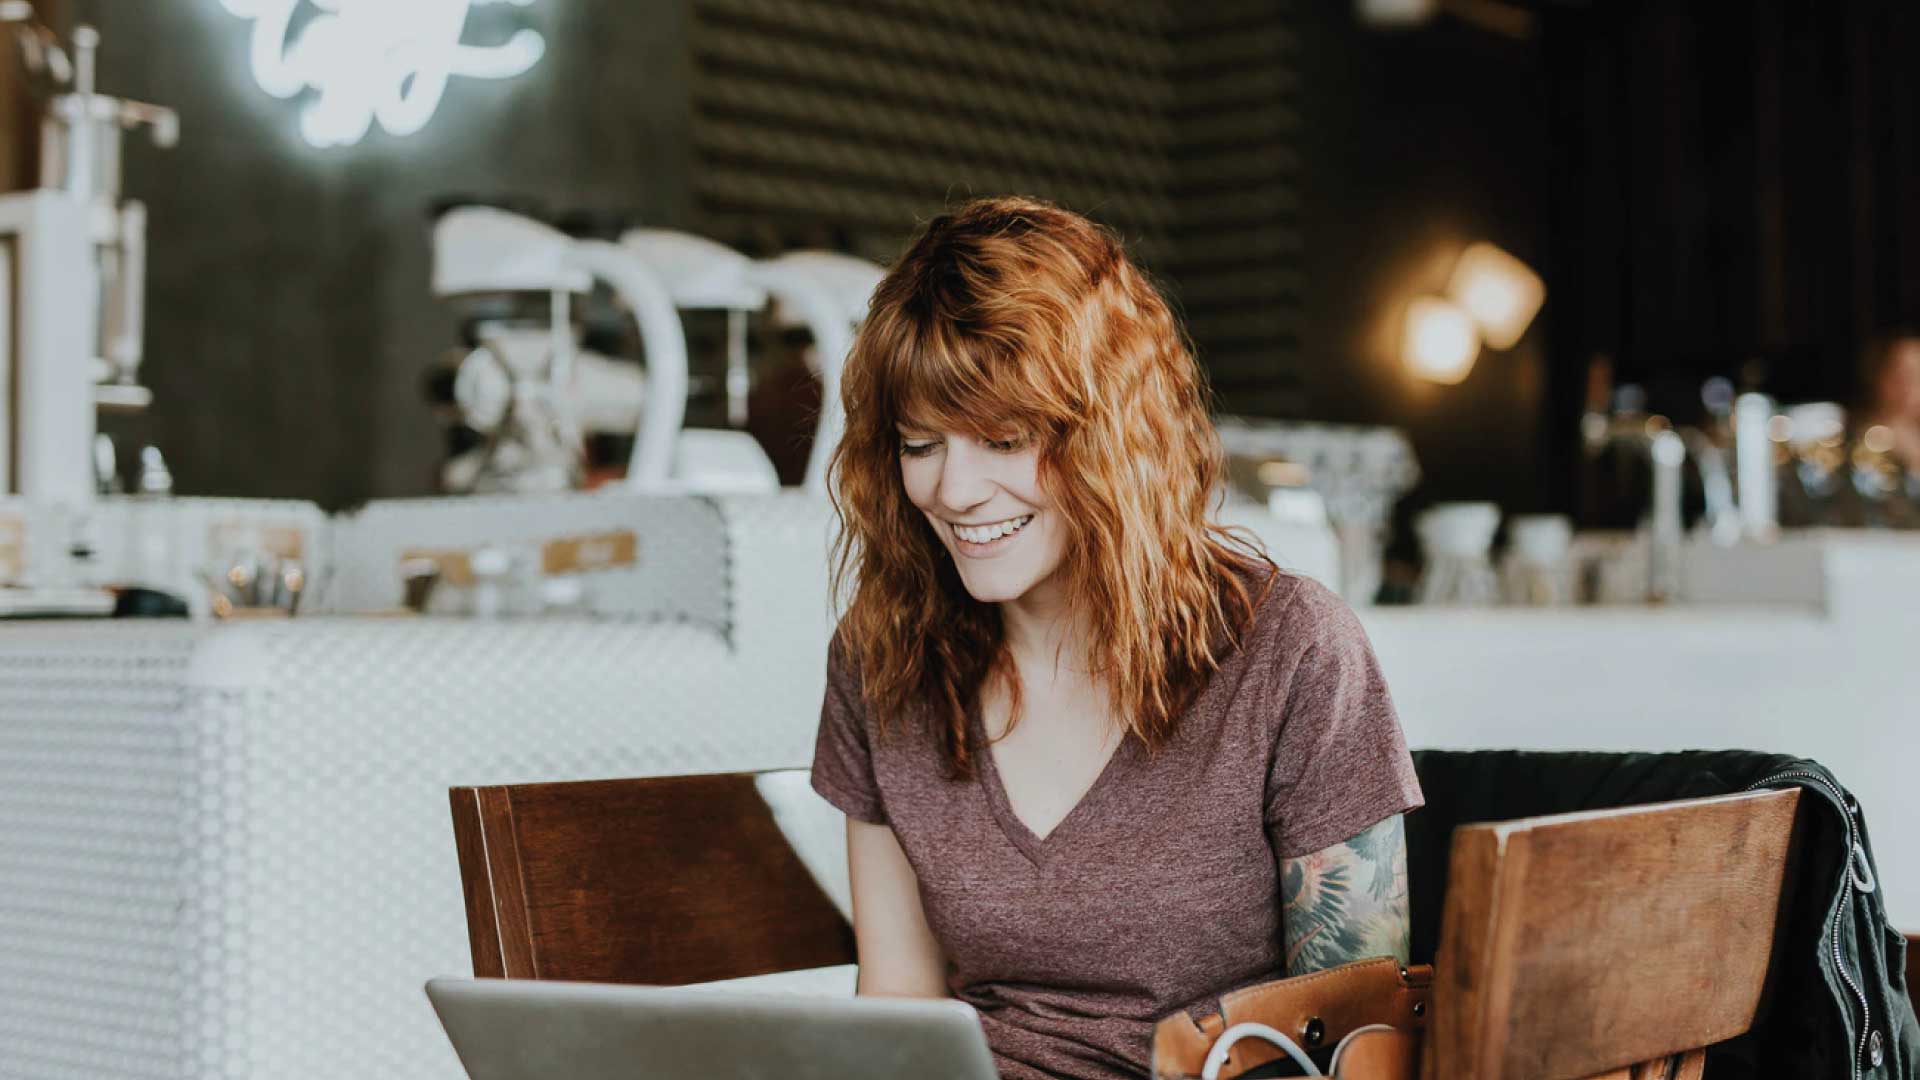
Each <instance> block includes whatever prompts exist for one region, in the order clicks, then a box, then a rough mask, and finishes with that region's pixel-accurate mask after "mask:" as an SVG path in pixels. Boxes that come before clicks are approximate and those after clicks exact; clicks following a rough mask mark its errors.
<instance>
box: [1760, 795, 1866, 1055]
mask: <svg viewBox="0 0 1920 1080" xmlns="http://www.w3.org/2000/svg"><path fill="white" fill-rule="evenodd" d="M1789 779H1793V780H1805V781H1807V782H1809V783H1811V784H1813V785H1814V786H1816V787H1818V788H1820V789H1821V790H1823V791H1825V792H1826V793H1827V794H1828V795H1831V796H1832V797H1833V802H1834V805H1836V806H1838V807H1839V808H1840V816H1841V817H1842V818H1845V819H1846V822H1847V866H1846V872H1844V873H1842V874H1841V875H1840V881H1841V884H1842V886H1843V887H1844V888H1845V889H1846V892H1847V905H1848V906H1849V907H1851V906H1852V904H1853V893H1854V887H1853V851H1854V847H1855V845H1857V844H1858V843H1859V837H1858V836H1857V835H1855V832H1854V823H1853V815H1852V814H1850V813H1848V812H1847V797H1846V795H1845V794H1844V793H1843V792H1842V791H1841V790H1840V788H1839V786H1838V785H1836V784H1834V783H1833V781H1831V780H1828V779H1827V778H1826V777H1824V776H1821V775H1820V774H1819V773H1815V772H1808V771H1807V770H1805V769H1789V770H1787V771H1785V772H1778V773H1774V774H1773V775H1772V776H1769V777H1766V778H1765V779H1762V780H1755V781H1754V782H1753V783H1751V784H1748V785H1747V790H1748V791H1752V790H1753V789H1754V788H1758V787H1768V786H1770V785H1772V784H1773V783H1774V782H1775V781H1778V780H1789ZM1856 914H1857V913H1856ZM1827 935H1828V945H1829V946H1830V947H1831V948H1832V950H1833V967H1834V970H1835V971H1838V972H1839V973H1840V981H1841V982H1844V983H1846V984H1847V989H1849V990H1851V991H1853V996H1854V997H1856V998H1858V999H1859V1001H1860V1044H1859V1045H1858V1046H1856V1047H1855V1048H1854V1051H1853V1072H1852V1076H1853V1078H1854V1080H1859V1077H1860V1063H1861V1062H1862V1061H1864V1060H1866V1056H1867V1040H1868V1039H1869V1038H1871V1037H1872V1032H1873V1005H1872V1003H1871V1002H1869V1001H1868V1000H1867V992H1866V991H1865V990H1863V989H1861V987H1860V984H1859V983H1857V982H1855V981H1854V978H1853V975H1852V973H1851V972H1849V971H1848V970H1847V964H1846V955H1845V953H1844V952H1843V951H1842V950H1841V948H1840V909H1839V908H1835V909H1834V912H1833V923H1832V925H1830V926H1829V927H1828V928H1827Z"/></svg>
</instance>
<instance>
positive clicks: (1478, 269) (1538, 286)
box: [1447, 241, 1547, 349]
mask: <svg viewBox="0 0 1920 1080" xmlns="http://www.w3.org/2000/svg"><path fill="white" fill-rule="evenodd" d="M1447 294H1448V295H1449V296H1450V297H1451V298H1452V299H1453V302H1454V303H1456V304H1458V305H1460V306H1461V307H1463V308H1465V309H1466V310H1467V311H1468V313H1470V314H1471V315H1472V316H1473V320H1474V321H1475V322H1477V323H1479V324H1480V336H1481V337H1483V338H1484V339H1485V340H1486V343H1487V344H1488V345H1490V346H1492V347H1494V348H1496V349H1511V348H1513V346H1514V343H1515V342H1517V341H1519V340H1520V335H1521V334H1524V333H1526V332H1527V324H1528V323H1530V322H1532V321H1533V317H1534V316H1535V315H1536V314H1538V313H1539V311H1540V305H1541V303H1543V302H1544V301H1545V300H1546V298H1547V286H1546V283H1545V282H1543V281H1541V280H1540V275H1539V274H1536V273H1534V272H1533V270H1532V269H1531V268H1530V267H1528V266H1527V264H1526V263H1523V262H1521V261H1520V260H1519V259H1516V258H1514V257H1513V256H1512V255H1509V254H1507V253H1506V252H1504V251H1502V250H1500V249H1499V248H1497V247H1494V246H1493V245H1492V244H1489V243H1486V242H1485V241H1482V242H1480V243H1478V244H1475V245H1473V246H1472V247H1470V248H1468V249H1467V250H1466V252H1465V253H1464V254H1462V255H1461V256H1460V262H1459V263H1458V264H1456V265H1455V266H1454V268H1453V282H1452V284H1450V285H1449V286H1448V287H1447Z"/></svg>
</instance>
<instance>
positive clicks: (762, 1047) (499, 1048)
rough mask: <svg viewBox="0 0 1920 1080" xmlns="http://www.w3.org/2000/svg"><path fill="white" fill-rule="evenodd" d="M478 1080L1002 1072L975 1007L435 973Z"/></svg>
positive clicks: (435, 995) (839, 1078)
mask: <svg viewBox="0 0 1920 1080" xmlns="http://www.w3.org/2000/svg"><path fill="white" fill-rule="evenodd" d="M427 997H428V998H430V999H431V1000H432V1001H433V1008H434V1011H435V1012H437V1013H439V1014H440V1023H441V1025H442V1026H444V1027H445V1028H446V1029H447V1038H449V1039H451V1040H453V1048H454V1050H455V1052H457V1053H458V1054H459V1055H460V1063H461V1064H462V1065H464V1066H466V1069H467V1075H469V1076H471V1077H473V1080H731V1078H734V1077H740V1078H748V1077H753V1078H762V1077H765V1078H778V1080H907V1078H913V1080H996V1073H995V1072H994V1067H993V1055H992V1054H991V1053H989V1052H988V1050H987V1040H986V1036H985V1034H984V1033H983V1032H982V1031H981V1030H980V1020H979V1018H978V1016H977V1015H976V1014H975V1013H974V1011H973V1008H972V1006H969V1005H967V1004H965V1003H963V1002H959V1001H952V1000H947V1001H932V1000H915V999H907V998H871V997H801V996H797V995H796V996H761V995H749V994H737V993H722V992H718V991H710V990H676V989H672V988H669V987H654V986H612V985H606V984H600V983H567V982H539V981H534V980H525V979H459V978H443V979H434V980H432V981H431V982H429V983H427Z"/></svg>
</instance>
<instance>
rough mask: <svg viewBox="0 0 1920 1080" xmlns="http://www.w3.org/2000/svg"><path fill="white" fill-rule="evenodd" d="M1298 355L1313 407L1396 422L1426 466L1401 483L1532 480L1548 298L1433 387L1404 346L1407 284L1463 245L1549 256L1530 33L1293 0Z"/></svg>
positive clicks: (1475, 494)
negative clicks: (1462, 370)
mask: <svg viewBox="0 0 1920 1080" xmlns="http://www.w3.org/2000/svg"><path fill="white" fill-rule="evenodd" d="M1296 10H1297V12H1298V14H1299V20H1300V22H1299V25H1300V35H1301V39H1302V49H1301V58H1302V59H1301V80H1302V86H1303V102H1302V110H1303V113H1304V116H1305V131H1304V137H1303V139H1302V144H1301V154H1302V158H1303V160H1304V162H1305V177H1306V183H1305V193H1304V211H1303V212H1304V222H1305V226H1304V235H1305V246H1306V251H1305V257H1304V261H1305V264H1306V265H1307V267H1308V268H1309V273H1308V274H1307V280H1306V283H1305V289H1306V293H1305V296H1306V302H1305V304H1304V318H1305V325H1304V334H1303V338H1304V349H1303V352H1304V355H1305V360H1304V362H1303V364H1302V378H1303V382H1304V385H1305V390H1306V394H1305V396H1306V399H1307V400H1308V402H1310V403H1311V408H1312V416H1313V417H1314V418H1315V419H1322V420H1335V421H1344V422H1354V423H1386V424H1396V425H1399V426H1401V427H1403V428H1405V429H1406V431H1407V433H1408V435H1409V437H1410V438H1411V439H1412V441H1413V444H1414V449H1415V451H1416V453H1417V454H1418V455H1419V459H1420V465H1421V469H1422V471H1423V473H1424V477H1425V478H1424V480H1423V482H1422V484H1421V487H1420V489H1419V491H1418V492H1417V493H1416V495H1415V497H1414V498H1413V499H1412V500H1411V501H1412V502H1413V503H1415V504H1418V503H1422V502H1429V501H1436V500H1446V499H1495V500H1498V501H1499V502H1501V503H1503V504H1505V505H1507V506H1508V507H1509V508H1516V507H1517V508H1521V509H1525V508H1528V507H1529V506H1532V505H1535V504H1538V503H1540V502H1542V501H1544V500H1546V499H1548V498H1550V493H1546V492H1542V491H1540V490H1539V489H1538V482H1537V479H1536V477H1537V470H1536V468H1535V462H1534V459H1535V457H1536V455H1537V451H1538V450H1539V443H1540V439H1541V432H1540V430H1539V410H1540V403H1541V399H1542V395H1543V387H1544V376H1545V370H1546V362H1545V354H1544V344H1545V342H1546V340H1547V333H1546V328H1547V325H1548V324H1549V322H1550V321H1551V319H1552V318H1553V317H1554V312H1555V309H1556V306H1557V305H1558V304H1559V303H1561V302H1563V299H1564V298H1562V297H1560V296H1558V295H1557V294H1556V293H1555V292H1554V291H1552V290H1551V289H1550V290H1549V292H1548V294H1547V301H1546V307H1545V308H1544V310H1543V311H1542V313H1541V315H1540V317H1539V318H1537V319H1536V320H1535V322H1534V324H1533V326H1532V327H1531V328H1530V329H1529V330H1528V332H1527V335H1526V336H1525V337H1524V338H1523V339H1521V341H1520V342H1519V344H1518V345H1517V346H1516V347H1515V348H1513V349H1511V350H1507V351H1504V352H1494V351H1490V350H1484V349H1483V350H1482V352H1481V354H1480V358H1479V360H1478V361H1477V362H1476V363H1475V365H1474V368H1473V370H1472V372H1471V373H1470V374H1469V375H1468V376H1467V378H1466V380H1465V381H1464V382H1462V383H1461V384H1459V385H1457V386H1437V385H1434V384H1432V383H1428V382H1423V381H1421V380H1419V379H1416V378H1413V377H1412V376H1410V375H1408V374H1407V372H1406V369H1405V368H1404V367H1403V366H1402V364H1401V361H1400V355H1399V352H1400V331H1401V313H1402V311H1403V310H1404V308H1405V305H1406V303H1407V301H1409V300H1410V299H1412V298H1413V297H1415V296H1417V295H1419V294H1422V293H1440V292H1443V291H1444V290H1445V288H1446V284H1447V279H1448V276H1449V275H1450V273H1451V272H1452V269H1453V265H1454V261H1455V260H1456V258H1457V257H1458V256H1459V254H1460V252H1461V251H1462V250H1464V249H1465V248H1466V246H1467V245H1468V244H1470V243H1472V242H1474V241H1477V240H1489V241H1492V242H1493V243H1495V244H1498V245H1499V246H1501V247H1502V248H1505V249H1506V250H1508V251H1510V252H1512V253H1513V254H1514V255H1516V256H1518V257H1519V258H1520V259H1522V260H1524V261H1526V262H1527V263H1528V264H1529V265H1531V266H1534V267H1536V268H1539V267H1541V266H1542V260H1543V258H1544V257H1545V255H1546V252H1545V237H1544V231H1543V228H1542V226H1543V222H1544V219H1545V216H1546V207H1547V203H1548V197H1549V193H1548V191H1547V184H1546V160H1545V157H1544V154H1543V147H1544V146H1545V145H1546V142H1547V116H1546V110H1545V105H1544V101H1543V91H1544V88H1545V85H1546V82H1545V78H1546V73H1545V70H1544V66H1543V64H1542V62H1541V57H1540V54H1539V51H1538V46H1537V43H1536V42H1534V41H1532V40H1515V39H1512V38H1508V37H1503V36H1500V35H1497V34H1493V33H1489V32H1487V31H1485V30H1480V29H1476V28H1473V27H1469V26H1466V25H1464V24H1461V23H1458V22H1453V21H1450V20H1444V19H1443V20H1441V21H1438V22H1436V23H1434V24H1432V25H1430V26H1427V27H1424V28H1421V29H1417V30H1412V31H1404V32H1380V31H1373V30H1367V29H1364V28H1362V27H1360V26H1358V25H1357V24H1356V23H1355V21H1354V17H1353V12H1352V5H1351V4H1302V5H1300V6H1299V7H1298V8H1297V9H1296Z"/></svg>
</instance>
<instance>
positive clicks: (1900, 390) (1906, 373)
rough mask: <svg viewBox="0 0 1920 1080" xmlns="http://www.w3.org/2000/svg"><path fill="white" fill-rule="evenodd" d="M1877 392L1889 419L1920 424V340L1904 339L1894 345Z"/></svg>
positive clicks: (1882, 369)
mask: <svg viewBox="0 0 1920 1080" xmlns="http://www.w3.org/2000/svg"><path fill="white" fill-rule="evenodd" d="M1874 391H1875V395H1874V396H1875V397H1876V398H1878V399H1879V405H1880V409H1881V410H1882V411H1883V412H1884V413H1885V414H1886V415H1887V417H1888V418H1890V419H1894V420H1910V421H1911V420H1920V338H1903V339H1901V340H1900V341H1899V342H1898V343H1896V344H1895V345H1894V347H1893V355H1892V356H1890V357H1888V358H1887V364H1886V366H1885V367H1883V368H1881V369H1880V385H1878V386H1876V387H1874Z"/></svg>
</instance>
